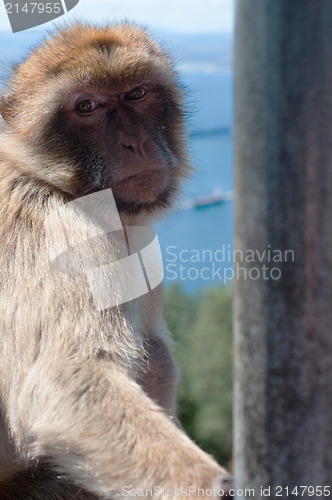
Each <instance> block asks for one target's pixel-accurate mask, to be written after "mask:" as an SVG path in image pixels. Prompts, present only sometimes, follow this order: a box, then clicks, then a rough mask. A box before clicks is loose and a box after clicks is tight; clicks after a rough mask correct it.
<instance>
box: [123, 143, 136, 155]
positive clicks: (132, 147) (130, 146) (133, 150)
mask: <svg viewBox="0 0 332 500" xmlns="http://www.w3.org/2000/svg"><path fill="white" fill-rule="evenodd" d="M123 147H124V148H125V149H128V150H129V151H132V152H133V153H134V152H135V148H134V146H132V145H131V144H123Z"/></svg>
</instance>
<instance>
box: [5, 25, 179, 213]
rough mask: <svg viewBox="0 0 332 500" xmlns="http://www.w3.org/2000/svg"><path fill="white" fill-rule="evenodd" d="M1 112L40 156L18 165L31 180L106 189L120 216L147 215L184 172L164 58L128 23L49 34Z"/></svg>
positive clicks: (175, 99) (174, 87) (165, 202)
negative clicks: (111, 195)
mask: <svg viewBox="0 0 332 500" xmlns="http://www.w3.org/2000/svg"><path fill="white" fill-rule="evenodd" d="M0 108H1V113H2V116H3V117H4V119H5V121H6V122H7V123H8V125H9V127H10V128H11V132H12V133H14V134H16V135H19V136H20V137H22V136H23V138H24V141H28V143H29V146H30V147H31V149H32V152H33V153H32V154H33V155H35V154H36V153H37V155H38V158H40V161H38V160H34V161H33V162H27V163H29V165H28V167H27V168H29V169H30V170H31V169H33V176H34V178H38V176H39V177H40V179H41V180H42V181H43V182H46V183H49V184H51V185H52V186H54V187H55V188H57V189H60V190H61V191H62V192H64V193H68V194H69V195H70V196H71V197H80V196H84V195H85V194H88V193H90V192H93V191H98V190H102V189H107V188H111V189H112V191H113V193H114V197H115V200H116V202H117V206H118V209H119V211H120V212H121V213H123V214H129V215H136V214H139V213H143V214H144V213H149V212H156V211H158V210H160V209H163V208H167V207H168V206H169V205H170V203H171V201H172V200H173V199H174V196H175V194H176V193H177V191H178V185H179V181H180V180H181V179H182V178H183V177H184V176H186V175H187V172H188V171H189V167H188V159H187V152H186V147H185V131H184V117H183V108H182V95H181V89H180V88H179V86H178V84H177V76H176V73H175V72H174V70H173V66H172V62H171V61H170V59H169V57H168V56H167V54H166V53H165V52H164V51H163V50H162V49H161V48H160V47H159V46H158V45H157V44H156V43H155V42H154V41H153V40H152V39H151V38H150V37H149V36H148V34H147V33H146V31H145V30H142V29H140V28H138V27H136V26H133V25H130V24H127V23H124V24H120V25H115V26H105V27H93V26H85V25H81V24H79V23H78V24H76V25H74V26H69V27H65V28H64V29H60V30H58V31H56V32H55V33H54V34H53V35H52V37H51V38H50V39H48V40H47V41H46V42H45V43H44V44H42V45H41V46H40V47H38V48H37V49H36V50H35V51H33V52H32V53H31V54H30V56H28V58H27V59H26V60H25V61H24V62H23V63H22V64H20V65H19V66H18V67H17V69H16V70H15V73H14V77H13V79H12V82H11V88H10V89H9V93H8V95H7V96H6V97H5V98H2V100H1V103H0ZM36 165H38V168H36ZM29 174H30V171H29Z"/></svg>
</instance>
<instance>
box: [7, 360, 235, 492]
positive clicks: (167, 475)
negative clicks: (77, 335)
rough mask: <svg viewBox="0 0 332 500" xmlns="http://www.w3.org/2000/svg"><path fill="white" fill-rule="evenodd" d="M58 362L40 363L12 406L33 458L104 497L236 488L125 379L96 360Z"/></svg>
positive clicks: (19, 436) (21, 438)
mask: <svg viewBox="0 0 332 500" xmlns="http://www.w3.org/2000/svg"><path fill="white" fill-rule="evenodd" d="M51 359H52V361H51V360H48V359H46V356H44V357H42V356H41V357H40V358H39V360H38V361H37V362H36V363H35V365H34V367H33V368H32V369H31V370H30V372H29V374H28V375H27V377H26V379H25V382H24V384H23V386H22V390H21V392H20V394H19V396H18V398H17V399H16V401H15V402H13V406H12V408H11V426H12V429H13V433H14V435H15V437H16V439H17V440H18V442H19V444H20V446H22V447H23V448H25V449H26V450H27V454H28V455H29V456H33V457H38V456H40V457H42V456H44V457H48V458H49V459H51V460H52V462H53V463H54V464H55V465H56V467H57V469H58V470H59V472H60V473H63V474H65V475H66V476H67V477H68V478H69V479H70V480H71V481H73V482H74V483H76V484H77V485H79V486H81V487H84V488H86V489H87V490H88V491H91V492H93V493H95V494H97V495H98V496H99V497H102V498H110V497H111V498H120V497H123V496H128V495H129V494H130V496H136V495H135V491H136V492H137V496H142V495H140V492H141V491H142V490H143V491H144V492H145V490H147V489H150V491H151V490H152V496H153V495H156V496H163V497H164V498H168V497H169V496H172V495H177V491H182V488H184V489H187V488H189V487H192V489H191V492H192V494H191V495H190V496H191V498H192V499H195V498H198V497H199V496H200V497H201V496H202V494H201V495H199V493H198V492H199V488H200V489H201V490H200V491H201V493H202V490H208V489H209V490H211V488H213V487H216V486H217V485H218V484H219V486H220V488H219V489H221V488H223V485H224V486H225V485H226V484H227V482H228V486H229V479H227V477H228V476H227V474H226V471H225V470H223V469H222V468H221V467H220V466H219V465H218V464H217V463H216V462H215V461H214V460H213V459H212V458H211V457H210V456H209V455H207V454H206V453H204V452H203V451H202V450H200V449H199V448H198V447H197V446H196V445H195V444H194V443H193V442H192V441H191V440H190V439H189V438H188V437H187V436H186V435H185V434H184V433H183V432H182V431H181V430H180V429H179V428H177V427H176V426H175V425H174V424H173V423H172V422H171V420H170V419H169V417H168V416H167V415H166V414H165V413H164V412H163V411H162V409H161V408H160V407H159V406H157V405H156V404H155V403H154V402H153V401H152V400H151V399H150V398H149V397H148V396H146V394H145V393H144V392H143V390H142V389H141V388H140V387H139V386H138V385H137V384H136V383H135V382H133V381H132V380H130V379H129V378H128V376H127V375H126V374H125V373H122V372H120V371H119V370H118V369H115V368H112V366H111V367H109V365H106V364H104V362H103V361H101V362H99V361H98V362H97V361H96V360H95V359H94V360H82V361H80V362H78V361H77V360H76V361H73V360H72V359H71V360H69V359H68V360H63V359H62V361H60V362H58V363H57V365H55V364H54V359H55V356H54V353H52V358H51ZM18 416H19V417H18ZM124 478H125V479H124ZM218 478H219V479H218ZM223 478H224V479H223ZM218 481H219V483H218ZM228 486H227V487H228ZM194 487H196V489H194ZM134 490H135V491H134ZM172 492H173V493H172ZM218 494H219V495H220V496H221V497H222V495H221V494H220V493H218V491H217V492H216V493H215V495H216V496H217V495H218ZM210 495H211V493H210ZM149 496H151V493H149Z"/></svg>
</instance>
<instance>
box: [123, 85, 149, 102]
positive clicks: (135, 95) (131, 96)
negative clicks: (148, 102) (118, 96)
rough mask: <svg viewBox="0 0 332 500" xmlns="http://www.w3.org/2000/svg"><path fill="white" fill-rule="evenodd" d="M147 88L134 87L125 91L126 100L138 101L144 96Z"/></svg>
mask: <svg viewBox="0 0 332 500" xmlns="http://www.w3.org/2000/svg"><path fill="white" fill-rule="evenodd" d="M146 93H147V90H146V89H145V88H144V87H136V88H134V89H133V90H130V91H129V92H127V93H126V100H127V101H138V100H139V99H142V98H143V97H145V96H146Z"/></svg>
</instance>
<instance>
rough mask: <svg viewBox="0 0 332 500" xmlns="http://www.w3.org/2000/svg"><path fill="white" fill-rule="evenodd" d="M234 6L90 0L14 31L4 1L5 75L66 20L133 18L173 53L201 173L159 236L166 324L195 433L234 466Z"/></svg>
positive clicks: (0, 46)
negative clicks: (40, 23)
mask: <svg viewBox="0 0 332 500" xmlns="http://www.w3.org/2000/svg"><path fill="white" fill-rule="evenodd" d="M233 18H234V2H233V0H204V2H202V1H200V0H181V2H180V1H178V0H168V1H167V2H164V1H161V0H140V1H139V2H137V1H136V0H121V2H120V1H119V0H94V1H93V2H92V1H91V0H80V2H79V4H78V5H77V6H76V7H75V8H74V9H73V10H72V11H71V12H70V13H68V14H67V15H65V16H63V17H61V18H59V19H57V20H56V21H54V22H51V23H47V24H45V25H43V26H40V27H38V28H35V29H30V30H26V31H23V32H20V33H16V34H13V33H11V31H10V26H9V22H8V19H7V15H6V11H5V7H4V4H3V3H1V4H0V75H1V80H2V81H3V79H5V77H6V73H7V72H8V69H9V68H10V66H11V64H13V63H16V62H19V60H20V59H21V58H22V57H23V56H24V55H25V54H26V53H27V52H28V50H29V49H30V48H31V47H33V46H34V45H35V44H36V43H38V41H40V40H41V39H42V38H43V37H44V36H45V33H46V31H47V30H50V29H52V28H53V27H54V26H56V25H58V24H59V23H62V22H64V21H68V20H72V19H86V20H88V21H91V22H96V23H101V22H105V21H110V22H112V21H119V20H124V19H127V20H129V21H132V20H133V21H135V22H138V23H139V24H141V25H144V26H147V27H148V28H149V30H150V32H151V33H152V34H153V35H154V37H155V38H156V39H157V40H158V41H159V42H160V43H161V44H162V45H163V46H164V47H165V48H166V49H167V50H168V51H169V52H170V54H171V55H172V56H173V58H174V60H175V63H176V68H177V70H178V72H179V76H180V80H181V82H182V84H183V86H184V90H185V95H186V104H187V108H188V110H189V114H188V131H189V147H190V151H191V156H192V162H193V166H194V168H195V171H194V174H193V175H192V177H191V179H190V180H188V181H187V182H186V184H185V186H184V187H183V191H182V193H181V197H180V199H179V201H178V204H177V205H176V206H175V207H174V209H173V211H172V213H171V215H169V216H168V217H167V218H165V219H163V220H160V221H158V223H157V224H156V230H157V233H158V236H159V240H160V244H161V247H162V251H163V258H164V266H165V287H166V308H165V309H166V310H165V314H166V319H167V321H168V324H169V327H170V330H171V331H172V333H173V335H174V338H175V341H176V343H175V346H174V355H175V357H176V359H177V362H178V364H179V366H180V369H181V372H182V380H181V383H180V387H179V398H178V402H179V416H180V420H181V422H182V425H183V426H184V428H185V430H186V431H187V432H188V434H189V435H190V436H191V437H192V438H193V439H194V440H195V441H196V442H197V443H198V444H199V445H200V446H202V447H203V448H204V449H205V450H206V451H208V452H210V453H212V454H213V455H214V456H215V457H216V459H217V460H218V461H219V462H220V463H222V464H225V465H227V466H229V462H230V460H231V445H232V428H231V425H232V368H231V367H232V347H231V346H232V342H231V329H232V328H231V327H232V325H231V277H232V272H231V270H232V248H233V201H232V199H233V177H232V147H233V146H232V37H233Z"/></svg>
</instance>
